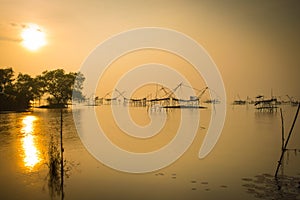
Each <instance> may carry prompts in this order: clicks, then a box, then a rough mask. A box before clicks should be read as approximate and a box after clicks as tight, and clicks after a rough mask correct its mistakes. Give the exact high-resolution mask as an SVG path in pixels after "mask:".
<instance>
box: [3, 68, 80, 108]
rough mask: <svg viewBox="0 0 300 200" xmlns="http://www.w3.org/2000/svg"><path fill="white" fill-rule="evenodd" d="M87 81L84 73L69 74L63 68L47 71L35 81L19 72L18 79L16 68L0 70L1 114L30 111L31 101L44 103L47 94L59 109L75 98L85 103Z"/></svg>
mask: <svg viewBox="0 0 300 200" xmlns="http://www.w3.org/2000/svg"><path fill="white" fill-rule="evenodd" d="M84 79H85V78H84V77H83V75H82V74H81V73H73V72H70V73H65V71H64V70H63V69H56V70H52V71H44V72H43V73H42V75H38V76H36V77H34V78H32V77H31V76H30V75H28V74H22V73H19V75H18V76H17V78H16V79H14V71H13V69H12V68H5V69H0V102H1V104H0V111H1V110H25V109H28V108H29V107H30V102H31V101H34V100H39V101H40V99H41V97H42V96H43V95H44V94H47V95H48V96H49V97H48V100H49V103H50V104H51V105H55V106H59V107H64V106H66V105H67V104H68V102H69V101H70V100H71V99H72V95H74V99H76V100H83V99H84V97H83V95H82V92H81V90H82V84H83V81H84ZM75 80H76V81H75Z"/></svg>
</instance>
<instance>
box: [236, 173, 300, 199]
mask: <svg viewBox="0 0 300 200" xmlns="http://www.w3.org/2000/svg"><path fill="white" fill-rule="evenodd" d="M242 180H243V181H244V182H246V183H245V184H243V187H245V188H246V192H247V193H249V194H252V195H253V196H254V197H256V198H259V199H267V200H268V199H276V200H287V199H300V177H293V176H286V175H282V176H278V177H277V178H274V176H272V175H270V174H261V175H256V176H254V178H242Z"/></svg>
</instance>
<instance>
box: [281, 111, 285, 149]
mask: <svg viewBox="0 0 300 200" xmlns="http://www.w3.org/2000/svg"><path fill="white" fill-rule="evenodd" d="M280 116H281V150H282V151H283V149H284V121H283V116H282V109H281V108H280Z"/></svg>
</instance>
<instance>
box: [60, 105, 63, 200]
mask: <svg viewBox="0 0 300 200" xmlns="http://www.w3.org/2000/svg"><path fill="white" fill-rule="evenodd" d="M60 159H61V160H60V178H61V179H60V181H61V183H60V184H61V185H60V186H61V199H64V148H63V109H62V108H61V109H60Z"/></svg>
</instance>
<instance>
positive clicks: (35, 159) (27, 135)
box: [21, 116, 41, 169]
mask: <svg viewBox="0 0 300 200" xmlns="http://www.w3.org/2000/svg"><path fill="white" fill-rule="evenodd" d="M35 120H36V117H34V116H26V117H24V118H23V120H22V129H21V132H22V133H23V134H24V138H22V147H23V151H24V158H23V162H24V165H25V167H28V168H30V169H32V168H33V167H34V166H36V164H38V163H39V162H40V161H41V158H40V152H39V150H38V149H37V145H36V141H35V140H36V136H34V135H33V133H34V126H33V125H34V121H35Z"/></svg>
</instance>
